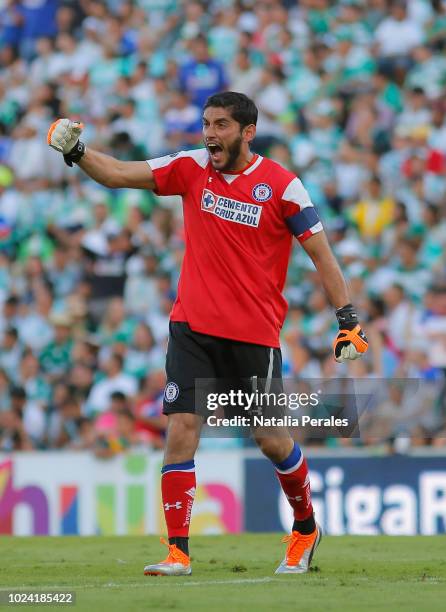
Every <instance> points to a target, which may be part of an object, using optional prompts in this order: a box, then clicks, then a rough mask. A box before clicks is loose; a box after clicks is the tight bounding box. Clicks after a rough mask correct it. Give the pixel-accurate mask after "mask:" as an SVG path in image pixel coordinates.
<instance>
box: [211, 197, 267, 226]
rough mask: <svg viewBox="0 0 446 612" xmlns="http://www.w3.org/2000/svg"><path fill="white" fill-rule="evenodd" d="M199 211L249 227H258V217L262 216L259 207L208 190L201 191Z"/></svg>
mask: <svg viewBox="0 0 446 612" xmlns="http://www.w3.org/2000/svg"><path fill="white" fill-rule="evenodd" d="M201 210H204V211H205V212H208V213H212V214H213V215H216V216H217V217H220V219H225V220H226V221H233V222H234V223H240V224H241V225H249V226H250V227H259V223H260V215H261V214H262V207H261V206H257V205H256V204H247V203H246V202H238V201H237V200H231V199H230V198H225V197H224V196H219V195H216V194H215V193H213V192H212V191H210V190H209V189H203V194H202V196H201Z"/></svg>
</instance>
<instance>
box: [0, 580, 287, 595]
mask: <svg viewBox="0 0 446 612" xmlns="http://www.w3.org/2000/svg"><path fill="white" fill-rule="evenodd" d="M163 578H169V576H151V577H148V578H147V581H141V582H107V583H105V584H76V585H66V584H50V585H39V586H37V585H34V586H29V585H23V586H18V585H15V586H10V587H5V586H2V587H0V592H2V591H24V590H27V591H34V590H35V591H76V590H80V591H81V590H82V589H110V588H126V587H143V588H144V587H146V586H148V587H158V586H169V587H179V586H181V587H183V586H192V587H195V586H207V585H210V584H211V585H212V584H258V583H260V584H261V583H266V582H281V583H283V582H285V581H284V580H283V579H280V578H270V577H266V578H234V579H231V580H200V581H198V580H195V581H192V580H184V581H183V582H175V583H173V582H170V581H169V580H163ZM287 582H295V581H294V580H288V581H287Z"/></svg>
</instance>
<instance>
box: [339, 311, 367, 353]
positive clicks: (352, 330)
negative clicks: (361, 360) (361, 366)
mask: <svg viewBox="0 0 446 612" xmlns="http://www.w3.org/2000/svg"><path fill="white" fill-rule="evenodd" d="M336 318H337V320H338V323H339V333H338V335H337V336H336V340H335V341H334V343H333V352H334V358H335V359H336V361H337V362H339V363H341V362H343V361H344V360H346V359H358V357H361V355H362V353H365V352H366V351H367V349H368V348H369V342H368V340H367V336H366V335H365V333H364V332H363V331H362V329H361V326H360V325H359V323H358V315H357V314H356V311H355V309H354V308H353V306H352V304H347V305H346V306H343V307H342V308H338V310H337V311H336Z"/></svg>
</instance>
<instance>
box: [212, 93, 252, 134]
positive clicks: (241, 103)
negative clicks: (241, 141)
mask: <svg viewBox="0 0 446 612" xmlns="http://www.w3.org/2000/svg"><path fill="white" fill-rule="evenodd" d="M209 107H214V108H216V107H218V108H227V109H229V112H230V113H231V117H232V118H233V119H234V120H235V121H237V123H240V127H241V128H244V127H246V126H247V125H251V124H254V125H256V124H257V115H258V110H257V106H256V105H255V104H254V102H253V101H252V100H251V98H248V96H245V94H242V93H238V92H237V91H224V92H222V93H217V94H214V95H213V96H209V98H208V99H207V100H206V103H205V105H204V109H203V110H205V109H206V108H209Z"/></svg>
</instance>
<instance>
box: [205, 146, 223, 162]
mask: <svg viewBox="0 0 446 612" xmlns="http://www.w3.org/2000/svg"><path fill="white" fill-rule="evenodd" d="M206 146H207V149H208V151H209V155H210V156H211V158H212V160H213V161H216V162H217V161H219V160H221V156H222V153H223V147H221V146H220V145H219V144H217V143H215V142H209V143H208V144H207V145H206Z"/></svg>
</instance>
